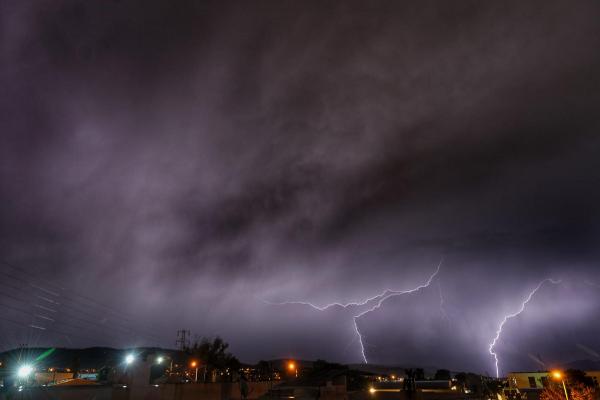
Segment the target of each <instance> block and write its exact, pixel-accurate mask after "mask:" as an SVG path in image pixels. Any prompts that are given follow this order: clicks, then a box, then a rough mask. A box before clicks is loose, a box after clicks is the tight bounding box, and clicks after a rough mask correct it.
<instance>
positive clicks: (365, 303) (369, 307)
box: [265, 260, 443, 364]
mask: <svg viewBox="0 0 600 400" xmlns="http://www.w3.org/2000/svg"><path fill="white" fill-rule="evenodd" d="M442 261H443V260H442ZM442 261H440V263H439V264H438V266H437V268H436V269H435V271H434V272H433V274H431V276H430V277H429V279H427V281H426V282H425V283H424V284H422V285H419V286H417V287H416V288H414V289H409V290H391V289H385V290H384V291H383V292H381V293H379V294H377V295H375V296H372V297H368V298H366V299H364V300H361V301H356V302H350V303H330V304H326V305H324V306H318V305H315V304H313V303H310V302H306V301H286V302H281V303H272V302H267V301H265V303H267V304H270V305H292V304H299V305H305V306H308V307H312V308H314V309H315V310H317V311H325V310H328V309H330V308H332V307H341V308H344V309H348V308H355V307H356V308H358V313H357V314H355V315H354V316H353V317H352V319H353V323H354V330H355V332H356V336H357V337H358V342H359V344H360V352H361V355H362V358H363V360H364V362H365V364H366V363H368V360H367V356H366V354H365V345H364V342H363V335H362V334H361V333H360V330H359V329H358V323H357V320H358V318H360V317H362V316H363V315H365V314H368V313H370V312H372V311H375V310H377V309H379V308H380V307H381V306H382V304H383V303H384V302H385V301H386V300H387V299H389V298H391V297H396V296H402V295H404V294H410V293H415V292H418V291H419V290H421V289H424V288H426V287H428V286H429V285H431V282H432V281H433V280H434V279H435V277H436V276H437V275H438V273H439V272H440V268H441V266H442ZM440 295H441V292H440ZM442 304H443V301H442V302H441V303H440V307H441V306H442Z"/></svg>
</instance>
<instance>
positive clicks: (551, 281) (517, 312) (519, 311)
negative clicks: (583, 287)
mask: <svg viewBox="0 0 600 400" xmlns="http://www.w3.org/2000/svg"><path fill="white" fill-rule="evenodd" d="M546 282H550V283H552V284H553V285H557V284H559V283H561V281H560V280H554V279H550V278H546V279H544V280H543V281H541V282H540V283H538V285H537V286H536V287H535V288H534V289H533V290H532V291H531V292H530V293H529V295H528V296H527V297H526V298H525V300H524V301H523V302H522V303H521V307H520V308H519V309H518V310H517V311H516V312H514V313H512V314H508V315H505V316H504V318H503V319H502V321H501V322H500V325H499V326H498V330H497V331H496V336H495V337H494V339H493V340H492V342H491V343H490V346H489V348H488V351H489V353H490V354H491V355H492V357H494V364H495V366H496V377H497V378H498V377H500V368H499V366H498V355H497V354H496V352H494V347H495V346H496V343H497V342H498V340H499V339H500V335H502V328H504V325H505V324H506V322H508V320H509V319H511V318H514V317H516V316H517V315H519V314H521V313H522V312H523V311H525V307H526V306H527V303H529V302H530V301H531V299H532V298H533V296H534V295H535V294H536V292H537V291H538V290H540V288H541V287H542V286H543V285H544V283H546Z"/></svg>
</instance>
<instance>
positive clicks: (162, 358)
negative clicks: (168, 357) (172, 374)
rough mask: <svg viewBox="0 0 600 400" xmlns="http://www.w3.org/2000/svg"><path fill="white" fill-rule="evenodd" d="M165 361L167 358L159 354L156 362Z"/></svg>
mask: <svg viewBox="0 0 600 400" xmlns="http://www.w3.org/2000/svg"><path fill="white" fill-rule="evenodd" d="M163 361H165V358H164V357H163V356H158V357H157V358H156V363H157V364H162V362H163Z"/></svg>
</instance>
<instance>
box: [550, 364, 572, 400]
mask: <svg viewBox="0 0 600 400" xmlns="http://www.w3.org/2000/svg"><path fill="white" fill-rule="evenodd" d="M551 375H552V378H554V379H556V380H557V381H560V382H561V383H562V387H563V390H564V391H565V399H566V400H569V394H568V393H567V385H565V380H564V379H563V374H562V372H560V371H552V373H551Z"/></svg>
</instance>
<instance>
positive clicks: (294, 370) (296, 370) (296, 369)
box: [288, 361, 298, 378]
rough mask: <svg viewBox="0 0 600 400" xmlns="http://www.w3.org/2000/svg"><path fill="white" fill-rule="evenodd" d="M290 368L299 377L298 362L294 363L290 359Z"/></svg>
mask: <svg viewBox="0 0 600 400" xmlns="http://www.w3.org/2000/svg"><path fill="white" fill-rule="evenodd" d="M288 369H289V370H290V372H291V371H293V372H294V375H295V376H296V378H297V377H298V368H297V367H296V363H294V362H293V361H290V362H289V363H288Z"/></svg>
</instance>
